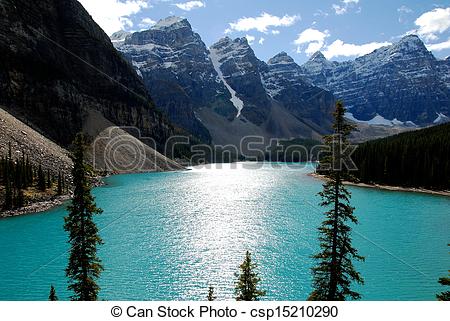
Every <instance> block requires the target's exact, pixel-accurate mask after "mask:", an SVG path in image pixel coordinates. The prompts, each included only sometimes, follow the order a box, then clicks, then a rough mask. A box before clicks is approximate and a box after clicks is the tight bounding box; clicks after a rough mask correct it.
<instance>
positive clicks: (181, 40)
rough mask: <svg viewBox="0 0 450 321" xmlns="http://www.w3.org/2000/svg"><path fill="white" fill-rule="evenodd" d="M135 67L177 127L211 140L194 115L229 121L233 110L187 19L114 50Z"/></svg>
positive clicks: (161, 25) (170, 22)
mask: <svg viewBox="0 0 450 321" xmlns="http://www.w3.org/2000/svg"><path fill="white" fill-rule="evenodd" d="M116 46H117V48H118V49H119V50H120V51H121V52H122V53H123V55H124V56H125V57H126V58H127V59H128V60H129V61H130V62H131V63H132V64H133V66H134V67H135V68H136V70H137V73H138V74H139V75H140V76H141V77H142V79H143V81H144V83H145V85H146V87H147V88H148V90H149V91H150V93H151V95H152V97H153V98H154V99H155V102H156V105H157V106H158V107H159V108H160V109H161V110H163V111H164V112H165V113H166V114H167V115H168V117H169V118H170V119H171V120H172V121H173V122H175V123H176V124H178V125H180V126H182V127H184V128H186V129H188V130H189V131H190V132H192V133H193V134H195V135H197V136H200V137H202V138H204V139H206V140H209V139H210V137H209V133H208V131H207V130H206V128H205V127H204V126H203V125H202V123H201V122H200V121H199V120H198V119H197V118H196V117H195V114H194V113H195V109H199V108H210V109H213V110H214V111H216V112H217V113H218V114H221V115H223V116H226V117H229V118H233V114H235V112H236V110H235V109H234V107H233V105H232V104H231V102H230V95H229V93H228V91H227V90H226V88H225V87H224V85H223V84H222V83H221V82H219V81H217V73H216V72H215V70H214V66H213V65H212V63H211V60H210V59H209V53H208V49H207V48H206V46H205V44H204V43H203V41H202V40H201V39H200V36H199V35H198V34H196V33H194V32H193V31H192V28H191V25H190V24H189V22H188V21H187V20H186V19H181V18H177V17H169V18H167V19H163V20H161V21H159V22H158V23H157V24H156V25H155V26H153V27H152V28H151V29H149V30H147V31H142V32H136V33H133V34H132V35H131V36H129V37H127V38H126V39H125V41H124V43H123V44H119V45H116Z"/></svg>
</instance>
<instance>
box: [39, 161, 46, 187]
mask: <svg viewBox="0 0 450 321" xmlns="http://www.w3.org/2000/svg"><path fill="white" fill-rule="evenodd" d="M37 177H38V188H39V190H40V191H42V192H45V190H46V189H47V184H46V182H45V175H44V171H43V170H42V166H41V165H39V167H38V172H37Z"/></svg>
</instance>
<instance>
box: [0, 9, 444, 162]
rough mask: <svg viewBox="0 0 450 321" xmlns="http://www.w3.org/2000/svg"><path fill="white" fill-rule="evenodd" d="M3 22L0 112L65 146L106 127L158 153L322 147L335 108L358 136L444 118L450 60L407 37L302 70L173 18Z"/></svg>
mask: <svg viewBox="0 0 450 321" xmlns="http://www.w3.org/2000/svg"><path fill="white" fill-rule="evenodd" d="M0 13H1V14H2V16H3V17H4V19H1V20H0V92H1V95H0V106H1V108H2V109H3V110H4V112H5V113H8V114H10V115H12V116H14V117H15V118H17V119H19V120H20V121H22V122H23V123H24V125H26V126H29V127H31V128H32V129H33V130H35V131H37V132H38V133H40V134H42V135H43V136H45V137H46V138H48V139H50V140H52V141H54V142H56V143H57V144H58V145H60V146H62V147H68V146H69V144H70V142H71V141H72V139H73V137H74V136H75V134H76V133H77V132H79V131H80V130H83V131H84V132H85V133H87V134H88V135H89V136H90V137H91V138H92V139H94V138H95V137H96V136H97V135H99V134H102V133H103V134H105V133H108V132H109V131H108V128H110V127H113V126H131V127H135V128H137V129H139V131H140V134H141V135H142V136H145V137H152V138H154V139H155V140H156V144H157V146H156V148H162V146H163V145H164V143H165V141H166V139H167V138H168V137H170V136H172V135H174V134H189V133H191V134H193V135H194V136H196V137H198V138H200V139H201V140H202V141H203V142H207V143H213V144H218V145H226V144H236V145H238V144H239V142H240V140H241V138H242V137H244V136H247V135H257V136H260V137H263V138H265V140H266V141H267V140H269V139H271V138H282V139H291V138H310V139H320V138H321V136H322V135H323V134H327V133H329V132H330V130H331V120H332V111H333V108H334V103H335V101H336V100H337V99H342V100H344V102H345V104H346V105H347V106H348V107H349V108H350V109H349V113H348V115H347V117H348V118H349V119H351V120H353V121H355V122H356V123H357V124H358V125H359V127H360V128H361V129H363V132H364V133H365V134H364V135H365V136H364V135H363V136H364V137H363V138H364V139H368V138H374V137H380V136H386V135H388V134H392V133H396V132H399V131H403V130H408V129H411V128H416V126H428V125H431V124H436V123H440V122H446V121H448V120H449V119H448V116H449V108H450V107H449V101H450V100H449V95H450V90H449V86H450V76H449V74H450V73H449V71H450V65H449V64H450V61H449V59H446V60H438V59H436V58H434V57H433V55H432V54H431V53H430V52H428V51H427V50H426V48H425V46H424V45H423V43H422V41H421V40H420V39H419V38H418V37H415V36H407V37H405V38H403V39H401V40H400V41H399V42H398V43H396V44H394V45H392V46H388V47H384V48H380V49H378V50H376V51H374V52H373V53H371V54H369V55H366V56H363V57H360V58H357V59H355V60H354V61H346V62H334V61H328V60H327V59H325V57H324V56H323V55H322V54H321V53H316V54H314V55H313V56H312V57H311V59H310V60H309V61H308V62H306V63H305V64H303V65H301V66H300V65H298V64H297V63H296V62H295V61H294V59H293V58H292V57H290V56H289V55H288V54H287V53H285V52H281V53H279V54H277V55H275V56H274V57H273V58H271V59H269V60H268V61H267V62H264V61H262V60H260V59H258V58H257V57H256V55H255V53H254V51H253V50H252V48H251V46H250V45H249V43H248V41H247V39H246V38H236V39H231V38H228V37H225V38H222V39H220V40H219V41H217V42H216V43H214V44H213V45H211V46H210V47H209V48H208V47H207V46H206V45H205V43H204V42H203V41H202V39H201V37H200V35H199V34H197V33H195V32H194V31H193V30H192V27H191V25H190V23H189V22H188V21H187V20H186V19H182V18H178V17H169V18H166V19H162V20H160V21H159V22H158V23H157V24H156V25H154V26H153V27H151V28H150V29H149V30H144V31H140V32H135V33H128V32H123V31H122V32H118V33H115V34H114V35H112V36H111V38H110V37H108V36H107V35H106V34H105V33H104V32H103V30H102V29H101V28H100V27H99V26H98V25H97V24H96V23H95V22H94V21H93V19H92V17H91V16H90V15H89V14H88V12H87V11H86V10H85V9H84V8H83V7H82V5H81V4H80V3H78V2H77V1H76V0H58V1H57V0H42V1H37V2H34V1H25V0H14V1H13V0H0ZM126 134H127V133H126V132H120V133H119V134H118V135H126ZM116 135H117V133H116ZM135 136H137V135H135ZM360 140H363V139H362V138H361V139H360ZM3 149H4V148H3ZM3 149H2V152H4V150H3ZM48 155H51V153H48ZM128 156H129V155H128ZM158 157H160V159H161V160H163V156H162V155H159V156H158ZM124 158H125V159H127V157H124ZM50 163H51V162H50Z"/></svg>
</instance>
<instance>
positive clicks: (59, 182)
mask: <svg viewBox="0 0 450 321" xmlns="http://www.w3.org/2000/svg"><path fill="white" fill-rule="evenodd" d="M57 193H58V195H62V193H63V183H62V178H61V172H59V173H58V191H57Z"/></svg>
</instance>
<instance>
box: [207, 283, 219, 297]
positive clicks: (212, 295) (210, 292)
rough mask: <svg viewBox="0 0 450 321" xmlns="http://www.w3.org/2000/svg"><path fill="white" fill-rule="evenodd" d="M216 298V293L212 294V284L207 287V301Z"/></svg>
mask: <svg viewBox="0 0 450 321" xmlns="http://www.w3.org/2000/svg"><path fill="white" fill-rule="evenodd" d="M216 299H217V297H216V295H215V294H214V287H213V286H212V285H210V286H209V288H208V297H207V300H208V301H215V300H216Z"/></svg>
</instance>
